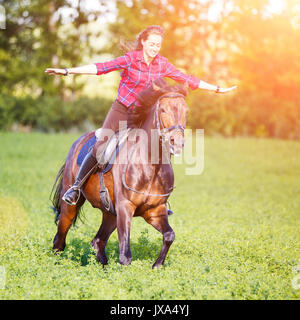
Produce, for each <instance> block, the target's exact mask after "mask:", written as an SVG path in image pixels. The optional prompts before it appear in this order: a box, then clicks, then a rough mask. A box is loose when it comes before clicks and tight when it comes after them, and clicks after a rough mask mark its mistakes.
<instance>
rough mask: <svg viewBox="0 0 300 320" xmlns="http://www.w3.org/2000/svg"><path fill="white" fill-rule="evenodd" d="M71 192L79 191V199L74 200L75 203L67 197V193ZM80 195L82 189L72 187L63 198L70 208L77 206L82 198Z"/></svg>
mask: <svg viewBox="0 0 300 320" xmlns="http://www.w3.org/2000/svg"><path fill="white" fill-rule="evenodd" d="M71 190H77V191H78V196H77V199H76V200H74V201H71V200H70V199H69V198H68V197H67V196H68V195H67V193H69V192H70V191H71ZM80 194H81V191H80V189H78V188H76V187H75V186H72V187H71V188H70V189H68V190H67V191H66V193H65V194H64V195H63V197H62V200H64V201H65V202H66V203H67V204H69V205H70V206H75V205H76V204H77V202H78V200H79V198H80Z"/></svg>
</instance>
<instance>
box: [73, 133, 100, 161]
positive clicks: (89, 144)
mask: <svg viewBox="0 0 300 320" xmlns="http://www.w3.org/2000/svg"><path fill="white" fill-rule="evenodd" d="M96 142H97V137H96V136H93V137H91V138H90V139H89V140H88V141H87V142H86V143H85V144H84V145H83V147H82V148H81V150H80V152H79V154H78V157H77V164H78V165H79V166H80V165H81V164H82V161H83V159H84V158H85V156H86V155H87V153H88V152H89V149H90V148H91V147H93V146H94V145H95V144H96Z"/></svg>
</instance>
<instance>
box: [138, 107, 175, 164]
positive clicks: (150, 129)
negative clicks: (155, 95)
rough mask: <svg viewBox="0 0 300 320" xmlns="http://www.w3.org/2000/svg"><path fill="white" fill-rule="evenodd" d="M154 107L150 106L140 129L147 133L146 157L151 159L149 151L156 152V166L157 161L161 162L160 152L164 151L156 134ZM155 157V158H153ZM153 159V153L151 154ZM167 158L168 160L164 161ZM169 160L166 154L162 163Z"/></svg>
mask: <svg viewBox="0 0 300 320" xmlns="http://www.w3.org/2000/svg"><path fill="white" fill-rule="evenodd" d="M155 117H156V109H155V106H154V107H152V108H151V110H150V111H149V114H148V117H147V120H146V121H145V123H144V125H143V126H142V129H143V130H144V131H145V132H146V133H147V137H148V141H147V143H148V148H147V149H148V159H149V160H150V159H151V153H153V152H158V153H157V154H158V161H154V165H155V166H156V167H157V164H158V163H160V164H161V163H162V157H163V155H162V152H166V151H165V150H164V148H162V145H161V140H160V137H159V136H158V128H157V121H156V118H155ZM155 159H156V158H155ZM152 160H153V154H152ZM166 160H168V162H167V161H166ZM169 160H170V155H169V154H168V159H166V158H164V164H168V163H169ZM166 162H167V163H166Z"/></svg>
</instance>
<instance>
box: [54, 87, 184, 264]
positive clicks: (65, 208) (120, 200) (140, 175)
mask: <svg viewBox="0 0 300 320" xmlns="http://www.w3.org/2000/svg"><path fill="white" fill-rule="evenodd" d="M152 88H153V90H154V91H153V90H152V91H153V92H154V93H155V96H156V97H158V99H157V101H156V102H155V104H154V105H152V107H151V108H149V112H148V115H147V119H146V121H145V122H144V123H143V124H142V126H141V129H143V132H144V133H145V134H140V135H139V134H136V133H137V132H136V133H135V136H136V137H137V139H136V141H133V140H132V139H131V141H130V139H129V138H128V139H127V150H126V151H127V154H128V162H127V163H125V162H124V161H118V159H120V157H121V155H122V153H123V154H124V153H125V151H123V149H121V150H120V151H119V153H118V154H117V156H116V158H115V160H114V163H113V165H112V168H111V170H110V171H108V172H107V173H105V174H104V182H105V185H106V187H107V189H108V192H109V195H110V197H111V200H112V203H113V205H114V208H115V212H116V215H113V214H111V213H110V212H108V211H107V210H106V209H105V207H104V205H103V204H102V203H101V200H100V197H99V191H100V184H99V176H98V173H97V172H95V173H93V174H91V176H90V177H89V178H88V180H87V182H86V183H85V185H84V187H83V188H82V192H81V195H80V198H79V201H78V202H77V204H76V205H75V206H71V205H69V204H67V203H66V202H64V201H62V199H61V198H62V196H63V194H64V193H65V191H66V190H67V189H68V188H69V186H70V185H72V184H73V182H74V180H75V177H76V174H77V172H78V170H79V166H78V165H77V163H76V159H77V156H78V154H79V152H80V150H81V148H82V146H83V145H84V144H85V142H86V141H87V140H89V139H90V138H91V137H93V136H94V134H95V132H94V131H93V132H88V133H86V134H84V135H82V136H81V137H80V138H79V139H77V140H76V141H75V142H74V143H73V145H72V147H71V149H70V150H69V153H68V156H67V159H66V162H65V164H64V165H63V166H62V168H61V169H60V171H59V173H58V175H57V177H56V181H55V184H54V186H53V190H54V189H55V192H54V196H53V199H52V202H53V204H54V209H55V210H56V213H57V215H58V217H59V218H58V219H57V220H59V221H58V230H57V233H56V235H55V238H54V240H53V250H54V251H63V250H64V248H65V245H66V243H65V240H66V235H67V232H68V230H69V228H70V226H71V224H72V223H74V222H75V221H76V218H77V215H78V213H79V211H80V208H81V206H82V205H83V204H84V202H85V200H88V201H89V202H90V203H91V204H92V206H93V207H95V208H99V209H100V210H101V211H102V213H103V217H102V224H101V226H100V229H99V231H98V232H97V234H96V236H95V237H94V239H93V240H92V242H91V245H92V246H93V247H94V248H95V249H96V256H97V260H98V261H99V262H101V263H102V265H103V266H104V265H105V264H107V257H106V254H105V247H106V244H107V241H108V239H109V237H110V235H111V233H112V232H113V231H114V230H115V229H116V228H117V231H118V240H119V261H120V263H121V264H124V265H128V264H130V263H131V261H132V256H131V251H130V226H131V220H132V218H133V217H138V216H140V217H143V218H144V219H145V220H146V222H148V223H149V224H151V225H152V226H153V227H154V228H155V229H157V230H158V231H159V232H161V233H162V235H163V245H162V249H161V252H160V254H159V257H158V258H157V260H156V261H155V263H154V264H153V268H154V267H159V266H161V265H162V264H163V263H164V260H165V258H166V255H167V253H168V250H169V248H170V246H171V244H172V242H173V241H174V238H175V233H174V231H173V229H172V228H171V227H170V225H169V223H168V212H167V207H166V203H167V199H168V197H169V195H170V193H171V192H172V190H173V183H174V175H173V169H172V165H171V163H170V154H172V153H173V154H174V153H179V152H181V151H182V148H183V145H184V128H185V125H186V113H187V110H188V108H187V105H186V102H185V94H186V87H183V86H178V85H177V86H173V87H170V86H167V85H166V86H165V88H162V87H158V86H156V85H153V87H152ZM183 93H185V94H183ZM148 97H149V96H148ZM151 97H153V95H151ZM151 97H150V98H151ZM144 98H145V97H144ZM146 100H147V95H146ZM149 100H151V99H149ZM145 105H146V103H145ZM134 130H135V129H131V131H134ZM139 130H140V129H139ZM153 132H154V134H153ZM154 141H155V142H158V143H157V144H156V145H155V144H154V143H153V142H154ZM153 145H155V147H154V148H153ZM137 146H144V148H138V147H137ZM146 146H148V148H146ZM154 149H155V150H156V151H157V150H159V152H156V153H157V154H158V156H157V157H156V161H153V158H155V157H153V150H154ZM162 150H164V152H165V153H164V152H163V151H162ZM151 152H152V153H151ZM154 153H155V152H154ZM164 154H167V157H165V156H164ZM141 158H143V161H141ZM166 158H167V159H168V161H163V159H166ZM145 159H146V160H147V161H145ZM133 160H134V161H133Z"/></svg>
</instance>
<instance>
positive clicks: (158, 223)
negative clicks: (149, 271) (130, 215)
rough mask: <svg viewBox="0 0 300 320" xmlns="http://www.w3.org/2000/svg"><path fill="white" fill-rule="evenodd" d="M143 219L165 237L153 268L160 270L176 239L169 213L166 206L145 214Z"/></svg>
mask: <svg viewBox="0 0 300 320" xmlns="http://www.w3.org/2000/svg"><path fill="white" fill-rule="evenodd" d="M143 218H144V219H145V220H146V221H147V222H148V223H149V224H151V225H152V226H153V227H154V228H155V229H156V230H158V231H159V232H161V233H162V235H163V245H162V248H161V251H160V254H159V256H158V258H157V260H156V261H155V263H154V264H153V266H152V268H159V267H160V266H161V265H162V264H163V263H164V261H165V259H166V256H167V253H168V251H169V249H170V246H171V244H172V243H173V241H174V239H175V232H174V231H173V229H172V228H171V226H170V225H169V222H168V213H167V209H166V206H165V205H164V204H163V205H160V206H158V207H156V208H154V209H150V210H148V211H146V212H145V213H144V214H143Z"/></svg>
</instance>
